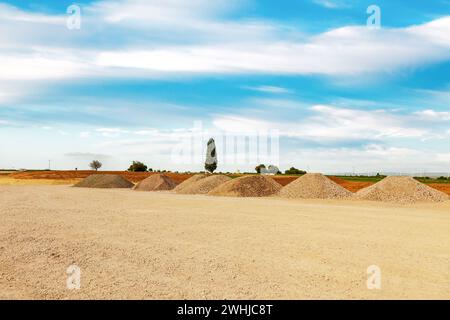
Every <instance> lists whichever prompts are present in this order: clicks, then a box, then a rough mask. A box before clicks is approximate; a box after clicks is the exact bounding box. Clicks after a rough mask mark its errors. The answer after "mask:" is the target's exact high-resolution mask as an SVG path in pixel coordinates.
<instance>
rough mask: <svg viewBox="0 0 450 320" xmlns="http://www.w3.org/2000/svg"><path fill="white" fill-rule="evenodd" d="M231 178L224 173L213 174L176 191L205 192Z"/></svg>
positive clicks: (188, 192)
mask: <svg viewBox="0 0 450 320" xmlns="http://www.w3.org/2000/svg"><path fill="white" fill-rule="evenodd" d="M230 180H231V178H230V177H227V176H224V175H213V176H210V177H207V178H203V179H200V180H197V181H196V182H192V183H190V184H189V185H187V186H185V187H184V188H183V189H182V190H179V191H177V193H181V194H207V193H208V192H210V191H211V190H213V189H214V188H216V187H218V186H220V185H221V184H223V183H225V182H227V181H230Z"/></svg>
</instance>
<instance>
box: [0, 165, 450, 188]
mask: <svg viewBox="0 0 450 320" xmlns="http://www.w3.org/2000/svg"><path fill="white" fill-rule="evenodd" d="M91 174H119V175H121V176H123V177H124V178H126V179H128V180H129V181H132V182H134V183H137V182H139V181H141V180H143V179H145V178H147V177H149V176H151V175H152V174H156V172H128V171H98V172H96V171H90V170H78V171H75V170H68V171H48V170H45V171H15V172H9V173H5V174H1V171H0V184H3V185H27V184H30V185H37V184H46V185H56V184H57V185H60V184H74V183H76V182H78V181H80V180H81V179H84V178H86V177H88V176H89V175H91ZM164 174H165V175H167V176H169V177H170V178H171V179H173V180H174V181H175V182H176V183H181V182H183V181H184V180H186V179H188V178H190V177H191V176H192V175H194V174H193V173H174V172H166V173H164ZM243 175H245V174H229V176H230V177H232V178H238V177H240V176H243ZM300 176H301V175H276V176H272V178H273V179H275V181H277V182H278V183H280V184H281V185H282V186H285V185H287V184H289V183H290V182H292V181H294V180H295V179H297V178H298V177H300ZM329 178H330V179H331V180H333V181H334V182H336V183H338V184H339V185H341V186H343V187H344V188H346V189H347V190H350V191H352V192H357V191H358V190H361V189H363V188H367V187H369V186H371V185H372V184H374V183H376V182H378V181H380V180H382V179H383V177H377V176H373V177H367V176H329ZM418 180H419V181H420V182H422V183H426V184H428V185H429V186H431V187H433V188H435V189H437V190H440V191H442V192H445V193H447V194H450V179H425V178H418Z"/></svg>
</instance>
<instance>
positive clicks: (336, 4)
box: [313, 0, 349, 9]
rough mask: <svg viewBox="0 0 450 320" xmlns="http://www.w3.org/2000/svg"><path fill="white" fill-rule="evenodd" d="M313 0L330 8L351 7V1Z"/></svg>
mask: <svg viewBox="0 0 450 320" xmlns="http://www.w3.org/2000/svg"><path fill="white" fill-rule="evenodd" d="M313 2H314V3H315V4H318V5H320V6H322V7H325V8H328V9H337V8H346V7H349V3H347V1H343V0H313Z"/></svg>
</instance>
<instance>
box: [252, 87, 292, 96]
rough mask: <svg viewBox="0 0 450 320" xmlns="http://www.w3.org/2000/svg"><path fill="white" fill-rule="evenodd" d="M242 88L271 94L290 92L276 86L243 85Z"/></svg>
mask: <svg viewBox="0 0 450 320" xmlns="http://www.w3.org/2000/svg"><path fill="white" fill-rule="evenodd" d="M244 89H247V90H253V91H259V92H264V93H273V94H283V93H291V90H289V89H287V88H283V87H278V86H257V87H244Z"/></svg>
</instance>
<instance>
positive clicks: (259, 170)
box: [255, 164, 266, 173]
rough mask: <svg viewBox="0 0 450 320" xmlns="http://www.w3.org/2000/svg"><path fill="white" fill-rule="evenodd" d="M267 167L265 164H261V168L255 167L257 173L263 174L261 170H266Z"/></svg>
mask: <svg viewBox="0 0 450 320" xmlns="http://www.w3.org/2000/svg"><path fill="white" fill-rule="evenodd" d="M265 168H266V166H265V165H264V164H260V165H259V166H256V167H255V170H256V173H261V169H265Z"/></svg>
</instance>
